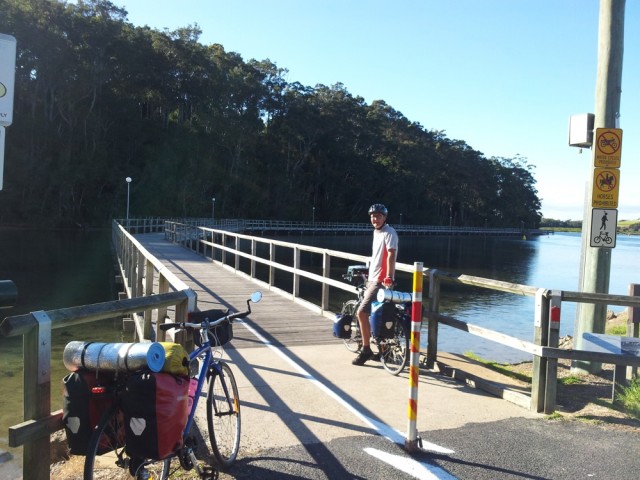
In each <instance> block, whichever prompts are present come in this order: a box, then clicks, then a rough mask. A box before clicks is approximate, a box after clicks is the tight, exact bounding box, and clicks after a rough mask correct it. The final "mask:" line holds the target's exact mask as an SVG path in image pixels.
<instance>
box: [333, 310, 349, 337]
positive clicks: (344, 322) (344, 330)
mask: <svg viewBox="0 0 640 480" xmlns="http://www.w3.org/2000/svg"><path fill="white" fill-rule="evenodd" d="M352 321H353V315H342V314H337V315H336V319H335V320H334V322H333V336H334V337H338V338H344V339H347V338H351V322H352Z"/></svg>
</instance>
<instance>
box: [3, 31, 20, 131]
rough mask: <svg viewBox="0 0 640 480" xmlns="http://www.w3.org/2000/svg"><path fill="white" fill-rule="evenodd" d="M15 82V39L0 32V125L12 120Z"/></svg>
mask: <svg viewBox="0 0 640 480" xmlns="http://www.w3.org/2000/svg"><path fill="white" fill-rule="evenodd" d="M15 82H16V39H15V38H13V37H12V36H11V35H5V34H3V33H0V125H2V126H3V127H8V126H9V125H11V123H12V122H13V90H14V86H15Z"/></svg>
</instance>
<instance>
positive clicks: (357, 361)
mask: <svg viewBox="0 0 640 480" xmlns="http://www.w3.org/2000/svg"><path fill="white" fill-rule="evenodd" d="M371 357H373V352H372V351H371V349H370V348H363V349H362V351H361V352H360V354H359V355H358V356H357V357H356V358H354V359H353V361H352V362H351V363H352V364H354V365H364V362H366V361H367V360H370V359H371Z"/></svg>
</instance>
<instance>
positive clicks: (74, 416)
mask: <svg viewBox="0 0 640 480" xmlns="http://www.w3.org/2000/svg"><path fill="white" fill-rule="evenodd" d="M112 384H113V375H112V374H110V373H106V372H96V371H88V370H78V371H77V372H73V373H70V374H68V375H67V376H65V377H64V378H63V379H62V386H63V397H62V422H63V423H64V430H65V433H66V434H67V443H68V445H69V451H70V452H71V453H72V454H73V455H86V453H87V447H88V445H89V439H90V438H91V435H92V433H93V430H94V428H95V427H96V425H97V424H98V423H99V422H100V419H101V418H102V415H103V414H104V413H105V412H106V411H107V410H108V409H109V407H110V406H111V405H112V404H113V393H112V391H111V386H112Z"/></svg>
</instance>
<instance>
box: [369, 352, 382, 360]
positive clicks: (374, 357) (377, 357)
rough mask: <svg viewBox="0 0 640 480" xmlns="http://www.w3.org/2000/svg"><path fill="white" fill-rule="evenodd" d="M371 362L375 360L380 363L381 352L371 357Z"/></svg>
mask: <svg viewBox="0 0 640 480" xmlns="http://www.w3.org/2000/svg"><path fill="white" fill-rule="evenodd" d="M371 360H373V361H374V362H379V361H380V352H376V353H374V354H372V355H371Z"/></svg>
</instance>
